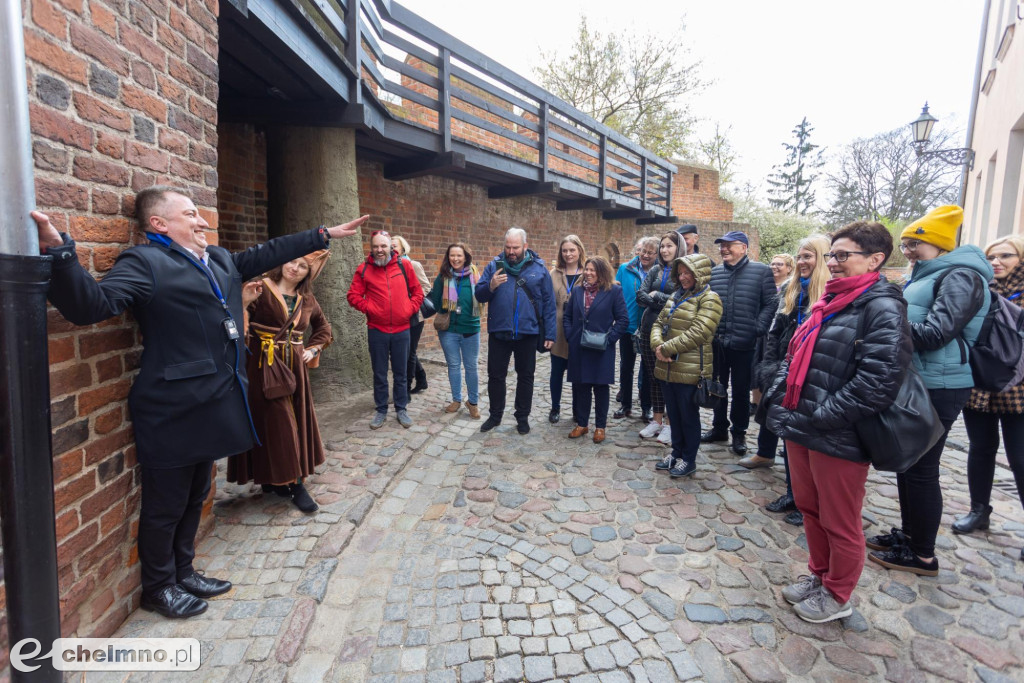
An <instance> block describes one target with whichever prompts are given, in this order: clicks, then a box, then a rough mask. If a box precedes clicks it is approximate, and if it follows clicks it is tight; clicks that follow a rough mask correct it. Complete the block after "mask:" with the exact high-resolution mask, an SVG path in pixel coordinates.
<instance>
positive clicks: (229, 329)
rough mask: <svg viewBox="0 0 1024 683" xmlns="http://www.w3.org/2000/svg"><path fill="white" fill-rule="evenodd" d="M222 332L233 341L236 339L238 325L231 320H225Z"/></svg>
mask: <svg viewBox="0 0 1024 683" xmlns="http://www.w3.org/2000/svg"><path fill="white" fill-rule="evenodd" d="M224 332H225V333H227V335H228V339H230V340H231V341H234V340H236V339H238V325H236V324H235V321H234V320H233V319H232V318H226V319H225V320H224Z"/></svg>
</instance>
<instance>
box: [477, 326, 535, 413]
mask: <svg viewBox="0 0 1024 683" xmlns="http://www.w3.org/2000/svg"><path fill="white" fill-rule="evenodd" d="M513 357H515V364H516V365H515V368H516V405H515V408H516V409H515V413H514V415H515V418H516V420H525V419H526V418H528V417H530V410H531V409H532V408H533V375H534V371H535V370H536V369H537V335H535V334H526V335H523V336H521V337H520V338H519V339H514V340H506V339H499V338H498V336H497V335H495V334H490V335H488V336H487V395H488V398H489V400H490V404H491V406H490V410H491V417H493V418H495V419H498V420H500V419H501V417H502V415H504V414H505V380H506V379H507V378H508V362H509V360H511V359H512V358H513Z"/></svg>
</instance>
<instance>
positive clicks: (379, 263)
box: [373, 256, 389, 266]
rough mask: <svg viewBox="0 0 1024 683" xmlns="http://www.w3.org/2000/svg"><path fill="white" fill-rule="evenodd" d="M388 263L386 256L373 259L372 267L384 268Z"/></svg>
mask: <svg viewBox="0 0 1024 683" xmlns="http://www.w3.org/2000/svg"><path fill="white" fill-rule="evenodd" d="M388 261H389V259H388V257H387V256H381V257H377V256H374V257H373V265H375V266H386V265H387V264H388Z"/></svg>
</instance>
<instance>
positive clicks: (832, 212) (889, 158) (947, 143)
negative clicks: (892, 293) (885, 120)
mask: <svg viewBox="0 0 1024 683" xmlns="http://www.w3.org/2000/svg"><path fill="white" fill-rule="evenodd" d="M956 138H959V134H958V133H957V132H954V131H949V130H941V129H939V128H938V127H936V128H935V130H933V131H932V143H931V147H932V148H934V149H942V148H945V147H959V146H960V145H958V144H957V141H956ZM836 168H837V170H836V171H835V172H834V173H831V174H829V176H828V178H827V180H826V186H827V187H828V188H829V189H830V190H831V191H832V195H833V197H832V205H831V208H829V209H828V211H826V221H827V223H828V224H829V225H831V226H833V227H839V226H842V225H845V224H846V223H849V222H851V221H856V220H875V221H882V220H883V219H884V220H887V221H892V222H895V221H910V220H913V219H916V218H920V217H921V216H922V215H924V214H925V213H926V212H927V211H928V210H929V209H932V208H933V207H936V206H940V205H942V204H955V203H957V201H958V200H959V192H960V171H961V169H960V167H958V166H952V165H950V164H947V163H945V162H944V161H942V160H940V159H928V158H925V159H918V158H917V155H916V154H915V152H914V149H913V147H912V145H911V132H910V127H909V126H901V127H900V128H897V129H895V130H890V131H888V132H885V133H879V134H877V135H874V136H872V137H870V138H861V139H858V140H854V141H853V142H852V143H850V144H849V145H847V146H845V147H844V148H843V149H842V150H841V152H840V153H839V156H838V164H837V167H836Z"/></svg>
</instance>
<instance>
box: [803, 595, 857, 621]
mask: <svg viewBox="0 0 1024 683" xmlns="http://www.w3.org/2000/svg"><path fill="white" fill-rule="evenodd" d="M793 611H794V612H796V615H797V616H798V617H800V618H801V619H803V620H804V621H809V622H811V623H812V624H823V623H825V622H826V621H835V620H836V619H842V618H843V617H848V616H850V615H851V614H853V608H852V607H850V603H849V602H844V603H843V604H839V602H838V601H837V600H836V599H835V598H834V597H833V596H832V592H831V591H830V590H829V589H827V588H825V587H824V586H822V587H821V588H819V589H818V590H817V591H815V592H814V593H812V594H811V595H808V596H807V599H806V600H804V601H803V602H801V603H798V604H796V605H793Z"/></svg>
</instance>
